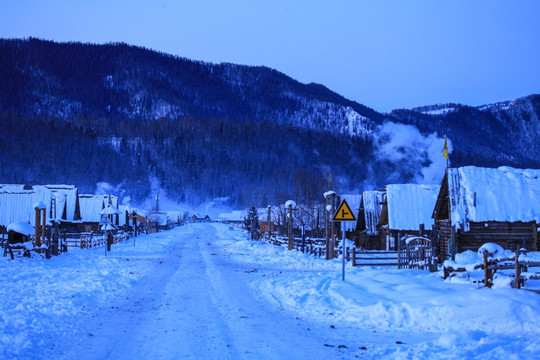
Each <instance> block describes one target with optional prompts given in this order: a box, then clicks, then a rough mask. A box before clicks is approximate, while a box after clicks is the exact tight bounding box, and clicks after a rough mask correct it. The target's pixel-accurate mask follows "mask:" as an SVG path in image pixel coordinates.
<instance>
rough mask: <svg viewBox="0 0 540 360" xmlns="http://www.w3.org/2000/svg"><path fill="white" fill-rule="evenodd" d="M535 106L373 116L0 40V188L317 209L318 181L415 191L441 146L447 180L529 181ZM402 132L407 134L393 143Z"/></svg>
mask: <svg viewBox="0 0 540 360" xmlns="http://www.w3.org/2000/svg"><path fill="white" fill-rule="evenodd" d="M359 86H361V84H359ZM539 103H540V97H539V96H538V95H533V96H529V97H526V98H523V99H519V100H515V101H513V102H508V103H504V104H495V105H493V106H486V107H481V108H473V107H468V106H463V105H456V104H450V105H445V106H431V107H423V108H416V109H412V110H396V111H393V112H392V113H390V114H382V113H378V112H376V111H374V110H372V109H370V108H368V107H366V106H363V105H361V104H358V103H356V102H353V101H350V100H347V99H345V98H343V97H342V96H340V95H338V94H336V93H334V92H332V91H330V90H328V89H327V88H325V87H324V86H322V85H317V84H302V83H299V82H297V81H295V80H294V79H291V78H290V77H288V76H286V75H284V74H282V73H280V72H278V71H276V70H272V69H269V68H265V67H248V66H241V65H235V64H210V63H203V62H197V61H191V60H188V59H183V58H178V57H174V56H170V55H167V54H162V53H157V52H154V51H150V50H147V49H143V48H138V47H133V46H129V45H126V44H107V45H91V44H81V43H54V42H49V41H42V40H38V39H24V40H22V39H4V40H2V39H0V122H1V124H2V131H1V132H0V142H1V144H2V146H1V147H0V182H2V183H71V184H75V185H78V186H79V187H80V188H81V190H82V191H85V192H93V191H94V189H95V186H96V183H98V182H102V181H104V182H108V183H111V184H113V185H115V186H117V188H118V192H119V194H118V195H120V196H123V195H131V196H132V197H134V198H135V199H136V200H142V199H144V198H146V197H148V196H150V195H152V194H151V193H150V192H151V190H150V188H151V183H159V184H160V186H161V187H162V188H163V189H164V190H165V191H166V192H167V194H168V196H169V197H171V198H173V199H175V200H178V201H186V202H191V203H197V202H200V201H204V200H207V199H212V198H227V197H228V198H229V200H230V203H231V204H233V205H241V206H248V205H252V204H254V205H257V206H264V205H267V204H269V203H278V202H282V201H285V200H287V199H289V198H295V199H297V200H298V201H306V202H310V201H315V200H317V201H318V200H319V199H320V197H321V194H322V193H323V192H324V191H326V190H327V189H328V177H329V174H332V179H333V182H332V184H331V186H332V187H333V188H334V189H335V190H338V191H360V190H362V189H365V188H367V187H380V186H384V185H385V184H386V183H389V182H408V181H421V180H422V176H424V179H425V180H426V181H427V179H426V176H425V173H424V170H425V169H426V168H429V167H430V166H432V165H433V162H435V161H437V160H436V159H437V158H438V157H440V150H441V149H442V139H443V138H444V135H445V134H446V135H447V136H448V138H449V139H450V140H451V142H452V145H453V148H454V150H453V152H452V154H451V162H452V164H453V165H455V166H460V165H470V164H473V165H485V166H499V165H511V166H517V167H540V161H539V156H538V155H537V154H538V150H540V149H539V148H538V147H539V145H538V141H536V139H538V136H539V135H540V122H539V119H538V114H539V113H540V106H539ZM445 108H446V110H444V109H445ZM399 124H404V125H407V127H400V125H399ZM409 125H410V126H409ZM401 126H403V125H401ZM412 126H414V127H415V128H412ZM416 128H417V129H418V130H416ZM403 129H407V131H410V129H414V131H412V132H410V134H412V135H409V134H408V133H407V134H405V135H407V136H409V138H405V139H399V138H400V137H402V135H403V134H404V133H403V131H404V130H403ZM416 133H418V135H416ZM412 136H415V138H414V139H413V138H412ZM398 140H399V141H398ZM435 148H436V151H434V150H433V149H435ZM435 153H436V154H435ZM396 154H397V155H399V156H396ZM432 170H433V169H432ZM435 170H436V171H438V170H437V169H435ZM439 172H440V171H439ZM441 177H442V174H441Z"/></svg>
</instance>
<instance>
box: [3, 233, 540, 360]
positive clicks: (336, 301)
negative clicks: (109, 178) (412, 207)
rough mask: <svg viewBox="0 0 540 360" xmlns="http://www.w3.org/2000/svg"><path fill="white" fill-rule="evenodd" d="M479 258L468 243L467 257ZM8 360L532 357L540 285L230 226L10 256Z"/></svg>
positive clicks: (539, 331) (539, 326) (538, 330)
mask: <svg viewBox="0 0 540 360" xmlns="http://www.w3.org/2000/svg"><path fill="white" fill-rule="evenodd" d="M469 256H470V254H469ZM0 299H2V300H1V302H0V358H2V359H49V358H57V359H71V358H77V359H104V358H109V359H130V358H145V359H148V358H150V359H151V358H156V359H157V358H161V359H166V358H170V359H177V358H193V359H197V358H223V359H236V358H243V359H274V358H275V359H281V358H300V359H319V358H321V359H322V358H325V359H329V358H336V359H354V358H361V359H380V358H389V359H424V358H437V359H485V358H491V359H533V358H539V357H540V337H539V335H540V295H538V294H535V293H532V292H528V291H524V290H515V289H511V288H510V287H509V286H505V284H504V283H500V284H499V286H495V287H494V288H492V289H487V288H482V287H477V285H476V284H473V283H471V282H469V281H467V280H465V279H463V278H453V279H447V280H443V279H442V277H441V274H439V273H429V272H425V271H420V270H391V269H385V270H382V271H381V270H377V269H374V268H359V267H356V268H352V267H351V266H350V264H348V265H347V267H346V281H342V280H341V262H340V260H338V259H336V260H333V261H325V260H324V259H320V258H316V257H312V256H309V255H304V254H302V253H299V252H296V251H287V250H286V249H285V248H283V247H276V246H272V245H269V244H267V243H264V242H251V241H249V240H247V234H246V233H244V232H241V231H239V230H231V229H229V228H228V227H227V226H226V225H222V224H193V225H187V226H183V227H180V228H176V229H173V230H171V231H168V232H160V233H157V234H151V235H143V236H140V237H137V238H136V243H135V246H134V243H133V239H131V240H130V241H129V242H127V243H123V244H118V245H114V246H113V248H112V251H111V252H110V253H108V254H106V253H105V251H104V249H103V248H98V249H90V250H79V249H70V252H69V253H67V254H63V255H61V256H59V257H54V258H52V259H50V260H45V259H27V258H19V259H16V260H14V261H10V260H9V259H8V258H2V260H1V261H0Z"/></svg>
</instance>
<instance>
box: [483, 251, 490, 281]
mask: <svg viewBox="0 0 540 360" xmlns="http://www.w3.org/2000/svg"><path fill="white" fill-rule="evenodd" d="M487 257H488V252H487V250H484V286H485V287H489V288H490V287H491V274H490V271H489V269H488V260H487Z"/></svg>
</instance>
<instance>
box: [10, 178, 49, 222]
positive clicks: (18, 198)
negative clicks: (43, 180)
mask: <svg viewBox="0 0 540 360" xmlns="http://www.w3.org/2000/svg"><path fill="white" fill-rule="evenodd" d="M51 196H52V193H51V190H49V189H47V188H46V187H44V186H41V185H35V186H26V185H18V184H1V185H0V225H2V226H8V225H9V224H12V223H15V222H17V221H24V222H28V223H30V224H31V225H35V217H36V216H35V209H34V205H35V204H39V203H40V202H42V203H43V204H45V205H46V206H47V210H48V209H50V204H51ZM47 216H48V211H47Z"/></svg>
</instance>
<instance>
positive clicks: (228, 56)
mask: <svg viewBox="0 0 540 360" xmlns="http://www.w3.org/2000/svg"><path fill="white" fill-rule="evenodd" d="M0 9H1V11H0V37H4V38H21V37H29V36H33V37H38V38H43V39H48V40H55V41H81V42H91V43H107V42H125V43H129V44H133V45H140V46H144V47H147V48H150V49H154V50H159V51H162V52H165V53H170V54H173V55H178V56H182V57H186V58H190V59H194V60H203V61H209V62H215V63H219V62H232V63H237V64H245V65H265V66H268V67H271V68H275V69H277V70H279V71H281V72H283V73H285V74H287V75H289V76H291V77H292V78H294V79H297V80H299V81H301V82H304V83H309V82H317V83H321V84H323V85H325V86H327V87H328V88H330V89H331V90H334V91H336V92H338V93H340V94H341V95H343V96H345V97H347V98H349V99H351V100H355V101H357V102H359V103H362V104H364V105H367V106H369V107H372V108H374V109H376V110H379V111H390V110H392V109H396V108H411V107H414V106H420V105H427V104H436V103H446V102H457V103H463V104H468V105H483V104H487V103H492V102H497V101H503V100H510V99H514V98H517V97H521V96H526V95H529V94H533V93H536V94H538V93H540V20H539V19H540V1H533V0H530V1H521V0H517V1H502V0H490V1H486V0H476V1H469V0H458V1H434V0H425V1H401V0H395V1H386V0H377V1H359V0H358V1H347V0H344V1H317V0H314V1H307V0H306V1H304V0H300V1H294V0H286V1H281V0H273V1H265V0H263V1H247V0H229V1H210V0H198V1H172V0H154V1H137V0H120V1H114V0H106V1H103V0H93V1H74V0H49V1H37V0H35V1H31V0H17V1H8V0H0Z"/></svg>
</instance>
